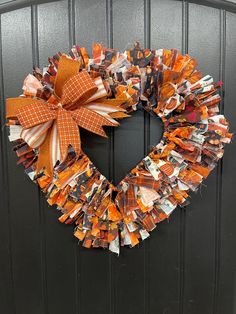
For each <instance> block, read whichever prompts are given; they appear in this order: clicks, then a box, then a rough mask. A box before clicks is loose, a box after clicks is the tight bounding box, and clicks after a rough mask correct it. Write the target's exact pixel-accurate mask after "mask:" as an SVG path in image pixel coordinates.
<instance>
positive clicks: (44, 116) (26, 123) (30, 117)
mask: <svg viewBox="0 0 236 314" xmlns="http://www.w3.org/2000/svg"><path fill="white" fill-rule="evenodd" d="M16 116H17V119H18V120H19V122H20V124H21V125H22V127H23V128H25V129H28V128H31V127H33V126H36V125H39V124H42V123H44V122H47V121H50V120H54V119H56V117H57V113H56V112H55V110H50V108H49V107H48V106H47V103H45V102H44V101H41V100H37V99H35V100H33V99H32V102H31V103H30V104H27V105H25V106H23V107H22V108H19V109H18V110H17V111H16Z"/></svg>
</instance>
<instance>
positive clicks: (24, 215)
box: [2, 8, 44, 314]
mask: <svg viewBox="0 0 236 314" xmlns="http://www.w3.org/2000/svg"><path fill="white" fill-rule="evenodd" d="M2 34H3V37H2V56H3V73H4V85H5V90H4V93H5V96H6V97H16V96H18V95H19V94H21V93H22V90H21V87H22V83H23V80H24V77H25V76H26V75H27V74H28V73H29V72H31V68H32V46H31V11H30V8H26V9H22V10H17V11H12V12H9V13H6V14H3V15H2ZM11 147H12V146H11V145H10V144H8V181H9V194H8V199H9V212H10V217H9V218H10V224H11V239H12V252H11V253H12V261H13V265H12V267H13V281H14V294H15V303H16V308H17V313H25V314H31V313H42V312H43V311H44V309H43V307H42V304H43V303H42V293H41V290H42V286H41V273H40V270H41V260H40V232H39V202H38V192H37V187H36V186H35V185H34V184H33V183H32V182H31V181H30V180H29V178H27V176H26V175H25V174H24V171H23V168H22V167H21V166H16V157H15V154H14V153H13V152H12V151H11Z"/></svg>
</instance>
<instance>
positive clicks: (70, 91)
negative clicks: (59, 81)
mask: <svg viewBox="0 0 236 314" xmlns="http://www.w3.org/2000/svg"><path fill="white" fill-rule="evenodd" d="M97 90H98V87H97V85H96V84H95V83H94V81H93V80H92V79H91V77H90V75H89V74H88V72H87V71H82V72H79V73H78V74H76V75H73V76H72V77H71V78H69V79H68V80H67V81H66V83H65V84H64V86H63V90H62V98H61V103H62V104H63V107H64V108H65V109H69V108H72V107H73V105H75V104H78V105H82V104H84V103H85V102H86V101H87V100H88V99H89V98H90V97H91V96H93V95H94V94H95V93H96V91H97Z"/></svg>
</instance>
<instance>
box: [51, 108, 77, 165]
mask: <svg viewBox="0 0 236 314" xmlns="http://www.w3.org/2000/svg"><path fill="white" fill-rule="evenodd" d="M56 121H57V134H58V136H59V143H60V155H61V161H64V160H65V159H66V157H67V155H68V146H69V145H71V146H72V148H73V149H74V151H75V154H76V156H77V157H78V156H79V154H80V150H81V141H80V132H79V128H78V125H77V124H76V122H75V120H74V119H73V118H72V114H71V112H70V111H66V110H64V109H63V108H60V109H58V114H57V120H56Z"/></svg>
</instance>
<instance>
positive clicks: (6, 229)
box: [0, 21, 15, 314]
mask: <svg viewBox="0 0 236 314" xmlns="http://www.w3.org/2000/svg"><path fill="white" fill-rule="evenodd" d="M0 47H1V48H0V81H1V84H0V102H1V123H0V127H1V136H0V166H1V176H0V190H1V220H2V225H1V228H0V238H1V239H2V243H1V246H0V256H1V258H0V269H1V272H0V312H3V313H6V314H8V313H9V314H10V313H14V307H15V305H14V293H13V277H12V256H11V250H12V246H11V244H12V243H11V221H10V215H9V207H8V197H9V195H8V191H9V184H8V171H7V169H8V162H7V140H8V139H7V133H8V132H7V129H6V127H5V102H4V77H3V68H2V29H1V21H0Z"/></svg>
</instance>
